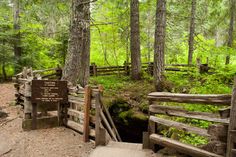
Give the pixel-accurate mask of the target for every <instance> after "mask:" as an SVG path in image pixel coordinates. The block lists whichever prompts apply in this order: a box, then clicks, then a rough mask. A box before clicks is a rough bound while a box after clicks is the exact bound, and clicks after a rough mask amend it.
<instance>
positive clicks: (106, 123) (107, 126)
mask: <svg viewBox="0 0 236 157" xmlns="http://www.w3.org/2000/svg"><path fill="white" fill-rule="evenodd" d="M100 116H101V118H102V121H103V122H104V124H105V126H106V129H107V130H108V132H109V134H110V136H111V137H112V138H113V140H115V141H118V140H117V137H116V135H115V133H114V132H113V130H112V128H111V126H110V124H109V122H108V121H107V119H106V117H105V115H104V113H103V112H102V111H101V112H100Z"/></svg>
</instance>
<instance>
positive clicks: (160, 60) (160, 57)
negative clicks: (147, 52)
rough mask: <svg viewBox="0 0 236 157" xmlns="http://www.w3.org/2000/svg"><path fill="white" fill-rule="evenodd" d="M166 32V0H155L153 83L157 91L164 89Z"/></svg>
mask: <svg viewBox="0 0 236 157" xmlns="http://www.w3.org/2000/svg"><path fill="white" fill-rule="evenodd" d="M165 32H166V0H157V9H156V30H155V45H154V84H155V88H156V90H157V91H159V92H161V91H163V90H164V86H163V85H164V79H165V78H164V70H165V67H164V62H165Z"/></svg>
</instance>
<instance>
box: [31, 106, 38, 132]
mask: <svg viewBox="0 0 236 157" xmlns="http://www.w3.org/2000/svg"><path fill="white" fill-rule="evenodd" d="M35 129H37V104H36V103H33V104H32V130H35Z"/></svg>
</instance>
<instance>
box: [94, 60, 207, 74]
mask: <svg viewBox="0 0 236 157" xmlns="http://www.w3.org/2000/svg"><path fill="white" fill-rule="evenodd" d="M131 68H132V67H131V63H127V62H124V64H123V65H122V66H101V67H99V66H97V65H96V64H95V63H92V65H91V66H90V76H104V75H116V74H120V75H127V76H128V75H130V72H131ZM196 68H198V69H199V71H200V72H203V71H208V70H209V67H208V65H207V64H202V65H201V66H199V67H197V66H195V65H187V64H168V65H165V70H166V71H167V72H191V71H194V70H195V69H196ZM142 71H145V72H147V73H148V74H150V75H153V62H150V63H142Z"/></svg>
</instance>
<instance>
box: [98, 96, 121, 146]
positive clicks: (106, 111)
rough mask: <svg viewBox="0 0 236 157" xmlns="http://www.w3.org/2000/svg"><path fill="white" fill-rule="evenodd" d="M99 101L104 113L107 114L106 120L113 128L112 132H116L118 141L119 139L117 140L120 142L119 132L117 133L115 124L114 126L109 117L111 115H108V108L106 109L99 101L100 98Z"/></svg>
mask: <svg viewBox="0 0 236 157" xmlns="http://www.w3.org/2000/svg"><path fill="white" fill-rule="evenodd" d="M100 103H101V105H102V106H103V110H104V111H105V113H106V116H107V118H108V121H109V123H110V125H111V127H112V128H113V130H114V132H115V134H116V136H117V139H118V141H119V142H122V139H121V137H120V134H119V132H118V130H117V129H116V126H115V124H114V122H113V120H112V118H111V115H110V113H109V111H108V109H107V108H106V106H105V105H104V104H103V103H102V102H101V100H100Z"/></svg>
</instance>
